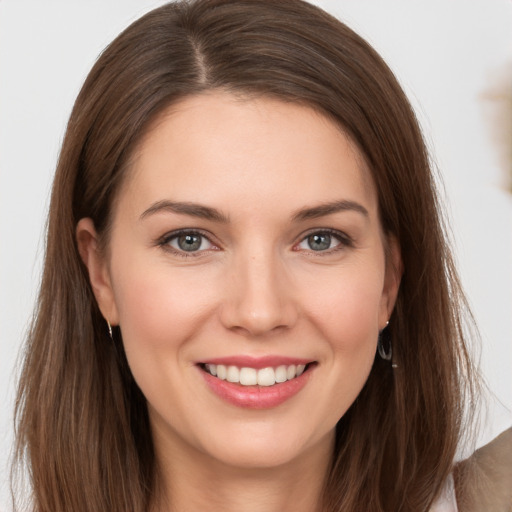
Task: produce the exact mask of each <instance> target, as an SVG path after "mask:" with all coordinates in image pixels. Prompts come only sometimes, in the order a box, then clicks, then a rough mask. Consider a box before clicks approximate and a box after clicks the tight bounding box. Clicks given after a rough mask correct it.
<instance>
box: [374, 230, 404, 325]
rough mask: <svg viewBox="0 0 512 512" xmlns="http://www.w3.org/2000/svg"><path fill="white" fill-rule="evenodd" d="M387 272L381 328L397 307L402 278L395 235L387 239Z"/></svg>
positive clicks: (380, 319)
mask: <svg viewBox="0 0 512 512" xmlns="http://www.w3.org/2000/svg"><path fill="white" fill-rule="evenodd" d="M385 257H386V273H385V276H384V287H383V289H382V297H381V303H380V311H379V329H381V330H382V329H384V328H385V327H386V325H387V322H388V320H389V317H390V316H391V313H392V312H393V308H394V307H395V302H396V298H397V296H398V289H399V288H400V281H401V280H402V274H403V265H402V255H401V251H400V245H399V244H398V240H397V239H396V237H394V236H389V237H387V239H386V241H385Z"/></svg>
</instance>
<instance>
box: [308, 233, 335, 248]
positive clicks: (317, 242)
mask: <svg viewBox="0 0 512 512" xmlns="http://www.w3.org/2000/svg"><path fill="white" fill-rule="evenodd" d="M331 238H332V237H331V235H329V233H314V234H313V235H309V236H308V238H307V240H308V246H309V248H310V249H311V250H313V251H325V250H326V249H329V248H330V247H331Z"/></svg>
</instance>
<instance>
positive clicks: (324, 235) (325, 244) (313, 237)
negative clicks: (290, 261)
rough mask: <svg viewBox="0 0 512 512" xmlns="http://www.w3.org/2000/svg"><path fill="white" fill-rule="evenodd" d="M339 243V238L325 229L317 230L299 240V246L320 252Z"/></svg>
mask: <svg viewBox="0 0 512 512" xmlns="http://www.w3.org/2000/svg"><path fill="white" fill-rule="evenodd" d="M341 243H342V242H341V240H340V239H339V238H338V237H337V236H336V235H332V234H331V233H329V232H326V231H317V232H316V233H311V234H310V235H308V236H307V237H306V238H304V239H303V240H302V241H301V242H300V244H299V248H300V249H304V250H306V251H315V252H322V251H327V250H329V249H334V248H335V247H337V246H338V245H340V244H341Z"/></svg>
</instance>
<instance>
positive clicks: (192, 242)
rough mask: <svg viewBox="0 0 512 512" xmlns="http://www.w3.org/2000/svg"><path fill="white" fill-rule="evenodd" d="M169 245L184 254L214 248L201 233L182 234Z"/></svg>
mask: <svg viewBox="0 0 512 512" xmlns="http://www.w3.org/2000/svg"><path fill="white" fill-rule="evenodd" d="M168 243H169V245H170V246H171V247H173V248H174V249H176V250H178V251H183V252H197V251H200V250H205V249H209V248H210V247H211V246H212V244H211V242H210V241H209V240H208V239H207V238H206V237H204V236H203V235H200V234H199V233H182V234H181V235H176V236H175V237H173V238H172V239H171V240H170V241H169V242H168Z"/></svg>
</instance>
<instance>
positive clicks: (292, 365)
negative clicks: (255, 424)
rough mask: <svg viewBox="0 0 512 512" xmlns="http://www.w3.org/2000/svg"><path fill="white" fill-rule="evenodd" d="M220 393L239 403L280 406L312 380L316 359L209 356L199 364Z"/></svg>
mask: <svg viewBox="0 0 512 512" xmlns="http://www.w3.org/2000/svg"><path fill="white" fill-rule="evenodd" d="M197 366H198V367H199V368H200V369H201V374H202V376H203V378H204V379H205V381H206V384H207V385H208V387H209V388H210V390H211V391H213V392H214V393H215V394H216V395H217V396H219V397H220V398H222V399H223V400H225V401H227V402H229V403H230V404H232V405H235V406H238V407H245V408H252V409H266V408H271V407H277V406H278V405H280V404H282V403H283V402H285V401H287V400H289V399H291V398H292V397H293V396H294V395H296V394H297V393H298V392H299V391H300V390H301V389H302V388H303V387H304V386H305V385H306V383H307V382H308V380H309V378H310V376H311V373H312V371H313V368H314V367H315V366H316V363H315V362H314V361H311V360H309V361H308V360H305V359H298V358H288V357H276V356H267V357H262V358H253V357H249V356H241V357H240V356H237V357H226V358H218V359H209V360H208V361H207V362H203V363H199V364H198V365H197Z"/></svg>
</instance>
